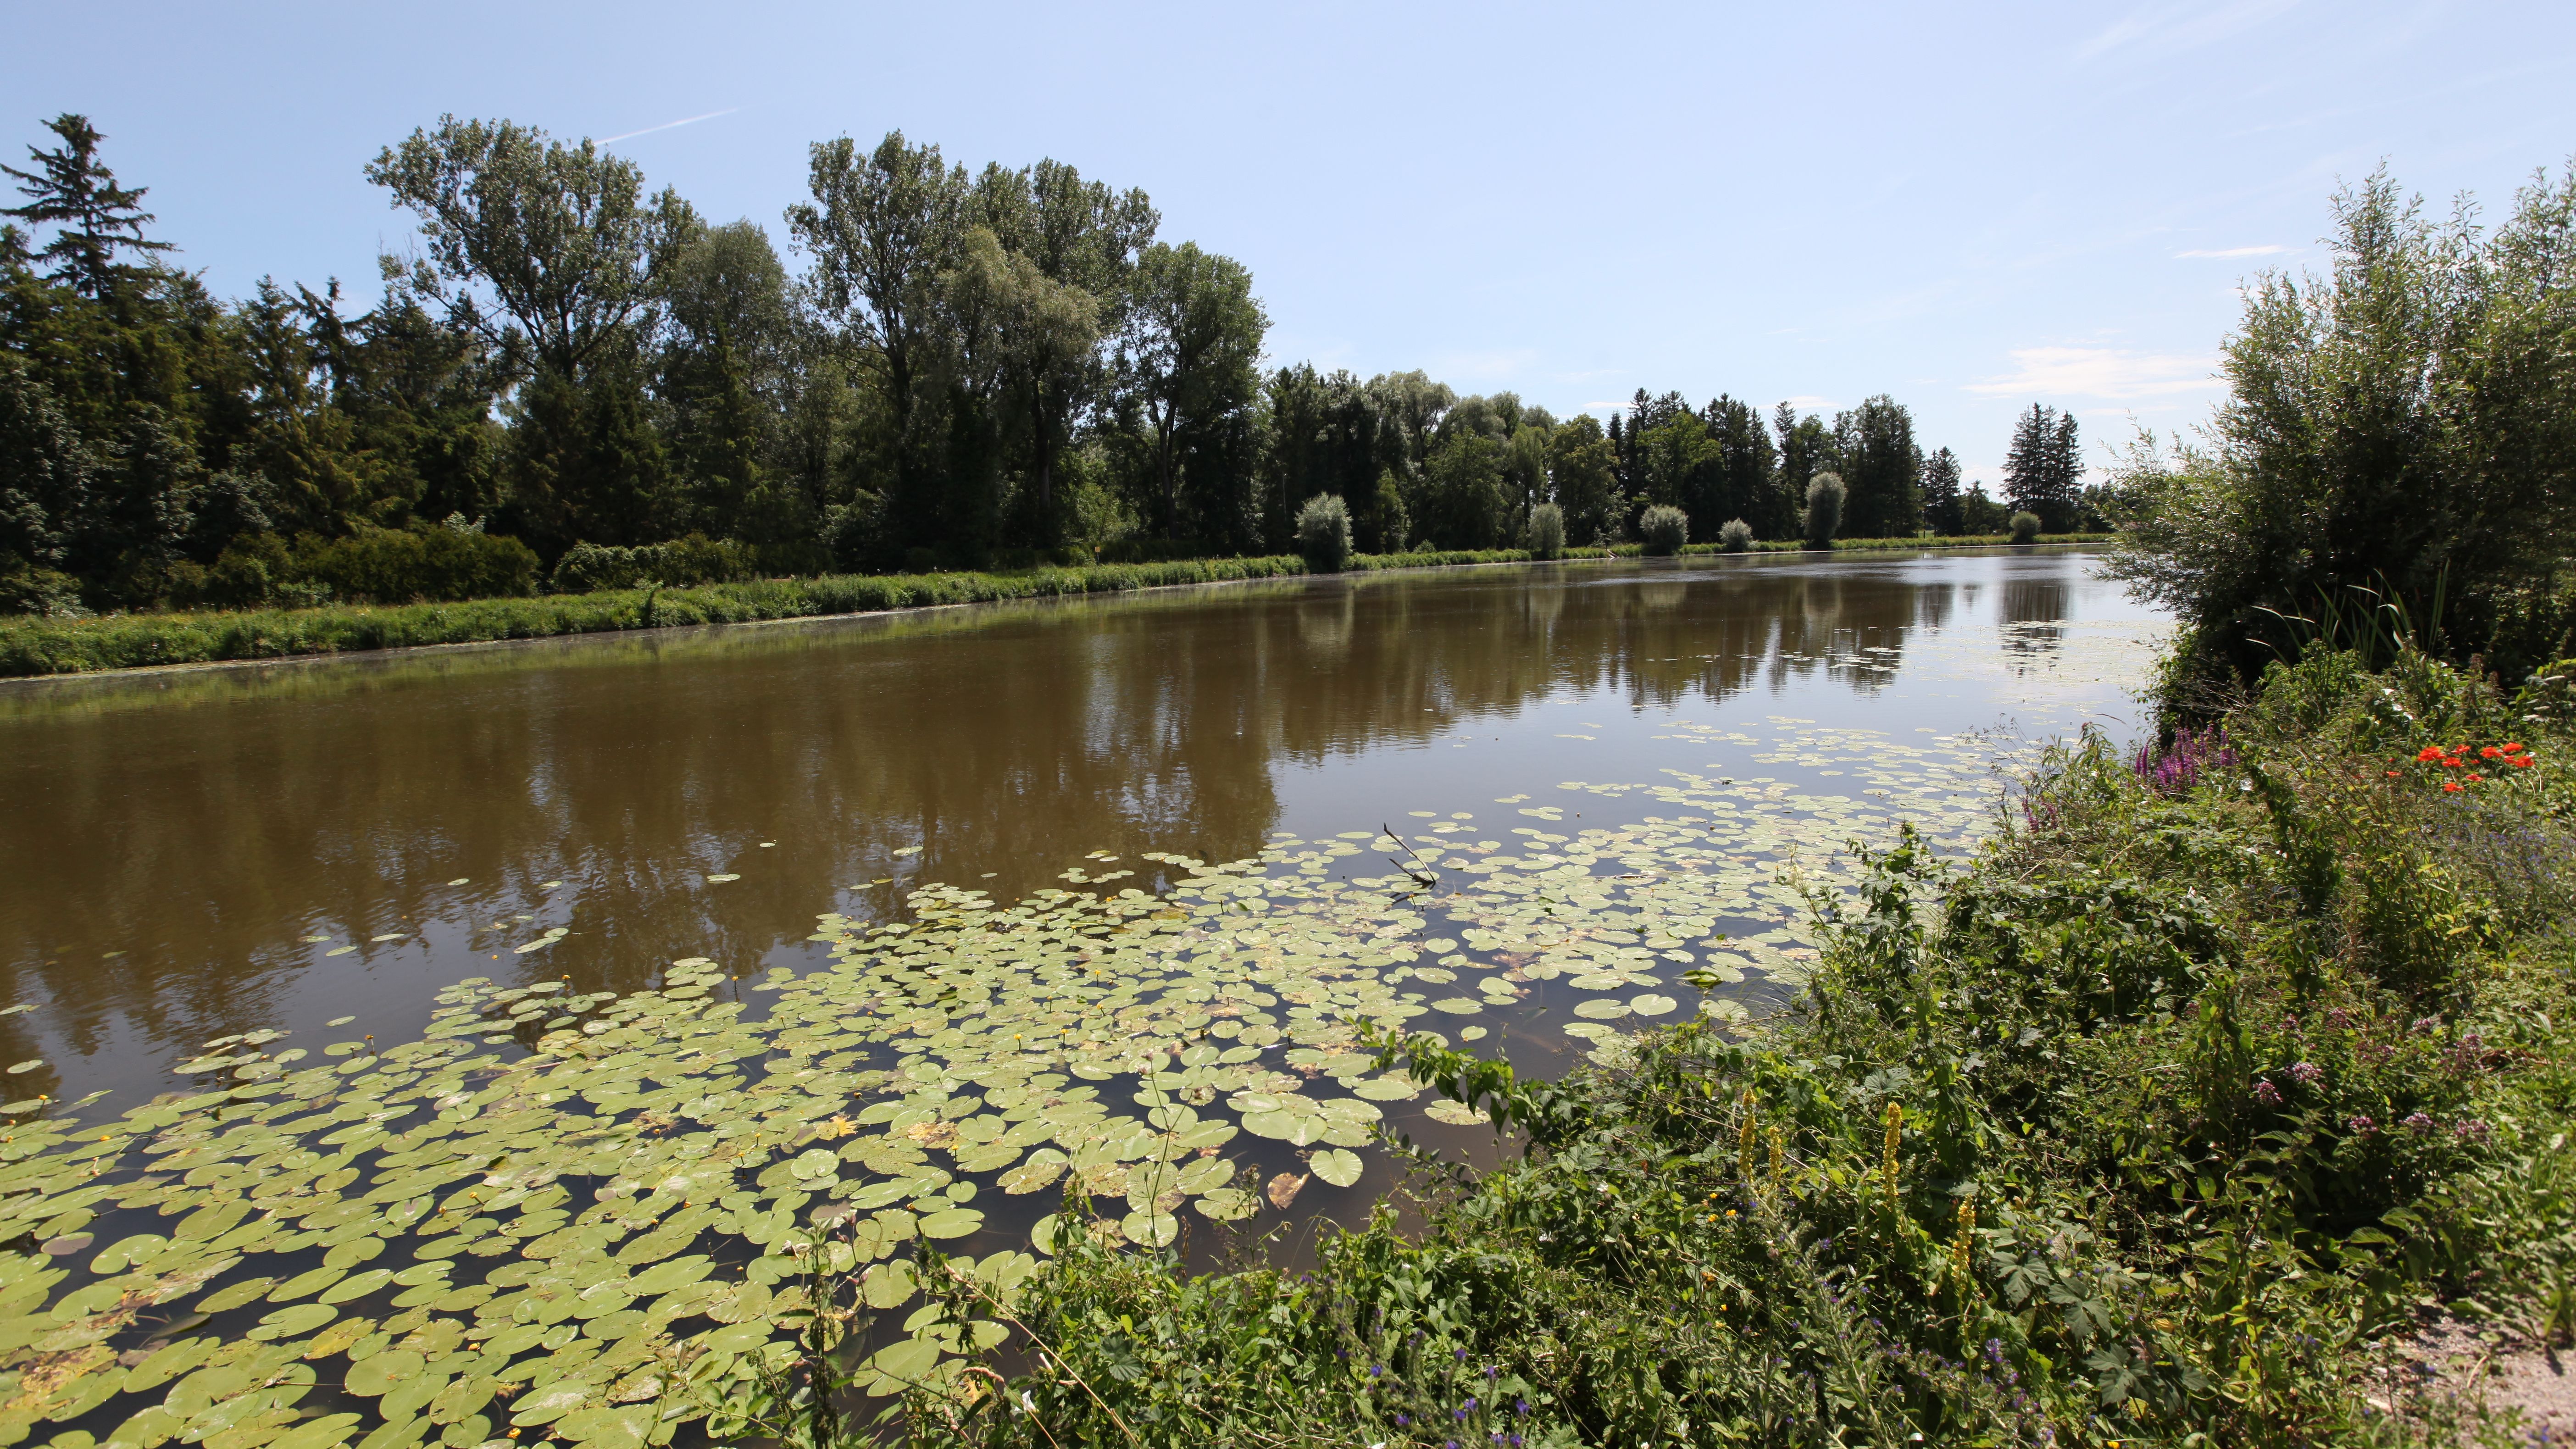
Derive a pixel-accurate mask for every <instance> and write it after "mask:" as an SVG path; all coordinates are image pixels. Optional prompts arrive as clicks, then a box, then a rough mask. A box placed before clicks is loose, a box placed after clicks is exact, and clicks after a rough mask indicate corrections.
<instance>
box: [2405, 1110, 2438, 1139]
mask: <svg viewBox="0 0 2576 1449" xmlns="http://www.w3.org/2000/svg"><path fill="white" fill-rule="evenodd" d="M2404 1125H2405V1127H2406V1130H2407V1131H2409V1132H2412V1133H2414V1134H2415V1135H2416V1136H2418V1137H2421V1136H2423V1135H2424V1134H2425V1133H2427V1132H2430V1131H2432V1130H2433V1119H2432V1118H2430V1117H2427V1116H2425V1115H2424V1114H2423V1113H2421V1112H2417V1113H2413V1114H2412V1115H2410V1116H2408V1117H2407V1119H2406V1122H2405V1124H2404Z"/></svg>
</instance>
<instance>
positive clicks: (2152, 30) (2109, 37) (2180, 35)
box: [2075, 0, 2299, 60]
mask: <svg viewBox="0 0 2576 1449" xmlns="http://www.w3.org/2000/svg"><path fill="white" fill-rule="evenodd" d="M2298 3H2299V0H2237V3H2234V4H2219V5H2160V6H2155V7H2152V8H2150V9H2146V10H2139V11H2135V12H2132V13H2131V14H2129V15H2126V16H2123V17H2122V18H2121V19H2120V20H2118V21H2117V22H2116V23H2114V24H2113V25H2112V26H2111V28H2110V29H2108V30H2105V31H2103V32H2101V33H2100V34H2098V35H2096V36H2094V37H2093V38H2092V39H2090V40H2087V41H2085V42H2084V43H2083V44H2082V45H2079V46H2077V47H2075V58H2076V59H2077V60H2091V59H2093V58H2094V57H2096V56H2100V55H2108V54H2110V53H2111V52H2113V51H2115V50H2132V51H2135V52H2137V54H2136V55H2135V56H2134V57H2133V58H2134V59H2139V60H2161V59H2164V58H2166V57H2169V56H2174V55H2179V54H2181V53H2183V52H2184V51H2189V50H2197V49H2199V48H2200V47H2202V46H2204V45H2211V44H2215V43H2216V42H2218V41H2221V40H2225V39H2227V38H2229V37H2230V36H2233V35H2236V34H2237V33H2239V32H2241V31H2245V30H2250V29H2252V28H2253V27H2255V26H2257V25H2260V24H2262V23H2263V22H2264V21H2266V20H2269V19H2271V18H2272V17H2274V16H2276V15H2278V14H2280V13H2281V12H2283V11H2285V10H2288V9H2290V8H2292V7H2293V6H2295V5H2297V4H2298Z"/></svg>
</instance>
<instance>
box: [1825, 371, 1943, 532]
mask: <svg viewBox="0 0 2576 1449" xmlns="http://www.w3.org/2000/svg"><path fill="white" fill-rule="evenodd" d="M1834 463H1835V468H1836V471H1838V472H1840V473H1841V474H1842V478H1843V486H1844V487H1845V488H1846V489H1848V490H1849V496H1848V498H1847V499H1846V501H1845V502H1844V504H1843V520H1844V522H1843V530H1844V534H1845V536H1846V537H1850V538H1904V537H1907V536H1909V535H1911V534H1914V533H1916V532H1917V531H1919V530H1920V529H1921V528H1922V527H1923V499H1922V494H1921V491H1920V490H1921V487H1922V477H1923V450H1922V449H1921V448H1920V447H1918V446H1917V445H1916V444H1915V441H1914V415H1913V414H1912V413H1911V412H1908V411H1907V410H1906V409H1905V407H1904V406H1903V405H1901V404H1899V403H1898V402H1897V401H1896V400H1895V399H1894V398H1891V397H1889V396H1888V395H1887V394H1885V393H1880V394H1879V395H1877V396H1876V397H1872V398H1869V399H1867V400H1866V401H1864V402H1862V403H1861V405H1860V406H1859V407H1856V408H1852V409H1850V410H1849V411H1846V412H1843V413H1839V414H1837V415H1836V416H1835V418H1834Z"/></svg>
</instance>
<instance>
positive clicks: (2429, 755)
mask: <svg viewBox="0 0 2576 1449" xmlns="http://www.w3.org/2000/svg"><path fill="white" fill-rule="evenodd" d="M2440 758H2442V747H2441V746H2440V745H2426V746H2425V747H2424V748H2422V749H2420V750H2417V751H2416V752H2415V762H2416V763H2417V764H2421V765H2429V764H2431V763H2432V762H2434V761H2435V760H2438V759H2440Z"/></svg>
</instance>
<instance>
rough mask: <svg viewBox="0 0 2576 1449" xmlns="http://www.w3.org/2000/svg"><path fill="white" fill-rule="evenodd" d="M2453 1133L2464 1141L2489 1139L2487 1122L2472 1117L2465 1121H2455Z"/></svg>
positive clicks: (2452, 1128) (2452, 1127)
mask: <svg viewBox="0 0 2576 1449" xmlns="http://www.w3.org/2000/svg"><path fill="white" fill-rule="evenodd" d="M2451 1135H2452V1136H2454V1137H2457V1138H2459V1139H2460V1140H2461V1141H2463V1142H2484V1141H2486V1140H2487V1124H2486V1123H2484V1122H2481V1121H2479V1120H2478V1119H2477V1118H2475V1117H2471V1118H2470V1119H2468V1120H2467V1121H2465V1122H2456V1123H2453V1124H2452V1126H2451Z"/></svg>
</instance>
